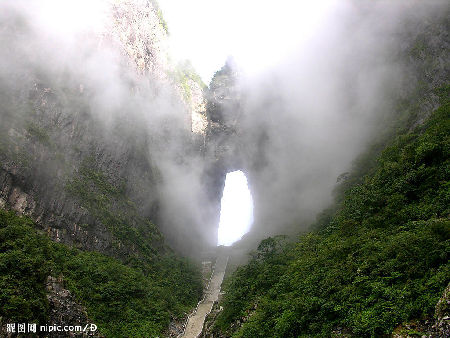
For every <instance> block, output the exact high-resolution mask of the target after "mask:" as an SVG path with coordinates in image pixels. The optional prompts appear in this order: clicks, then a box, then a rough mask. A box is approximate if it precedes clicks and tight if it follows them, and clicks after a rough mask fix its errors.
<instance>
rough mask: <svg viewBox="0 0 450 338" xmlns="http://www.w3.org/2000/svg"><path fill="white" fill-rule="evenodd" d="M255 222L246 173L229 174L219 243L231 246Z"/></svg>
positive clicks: (223, 197) (224, 190) (222, 204)
mask: <svg viewBox="0 0 450 338" xmlns="http://www.w3.org/2000/svg"><path fill="white" fill-rule="evenodd" d="M252 222H253V199H252V195H251V193H250V189H249V188H248V183H247V178H246V177H245V174H244V173H243V172H242V171H240V170H238V171H233V172H230V173H228V174H227V176H226V178H225V188H224V189H223V196H222V201H221V209H220V222H219V232H218V245H225V246H229V245H231V244H233V243H234V242H236V241H237V240H239V239H241V238H242V236H243V235H245V234H246V233H247V232H248V231H249V230H250V226H251V224H252Z"/></svg>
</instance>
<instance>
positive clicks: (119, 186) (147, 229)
mask: <svg viewBox="0 0 450 338" xmlns="http://www.w3.org/2000/svg"><path fill="white" fill-rule="evenodd" d="M66 190H67V191H68V192H70V193H71V194H72V195H73V196H74V197H76V198H77V199H78V200H79V201H80V203H81V205H82V206H83V207H85V208H86V209H87V210H88V211H89V213H90V214H91V215H93V216H94V217H95V219H96V220H98V221H99V222H101V223H102V224H103V225H105V226H106V227H107V228H108V230H109V231H111V233H112V234H113V235H114V237H115V238H116V243H115V244H116V246H117V247H119V246H120V245H121V244H124V245H125V246H127V247H128V248H130V247H135V248H136V249H137V252H138V253H139V254H140V255H141V256H145V257H149V258H151V257H153V256H154V255H155V254H156V253H157V249H159V248H161V245H162V243H163V237H162V235H161V233H160V232H159V230H158V228H157V227H156V226H155V225H154V224H153V223H151V222H150V221H148V220H147V219H145V218H143V217H141V216H140V215H139V213H138V211H137V209H136V206H135V205H134V203H133V202H132V201H131V200H130V199H128V197H127V195H126V194H125V182H123V181H119V182H118V183H116V184H113V183H111V182H110V179H109V178H108V177H107V175H106V174H105V173H103V172H102V171H100V170H99V169H96V165H95V159H94V158H91V157H88V158H86V159H85V160H84V161H83V163H82V165H81V167H80V169H79V171H78V173H77V174H75V175H74V176H73V177H72V178H71V179H70V180H69V182H68V183H67V184H66Z"/></svg>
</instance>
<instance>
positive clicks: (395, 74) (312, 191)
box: [0, 0, 445, 251]
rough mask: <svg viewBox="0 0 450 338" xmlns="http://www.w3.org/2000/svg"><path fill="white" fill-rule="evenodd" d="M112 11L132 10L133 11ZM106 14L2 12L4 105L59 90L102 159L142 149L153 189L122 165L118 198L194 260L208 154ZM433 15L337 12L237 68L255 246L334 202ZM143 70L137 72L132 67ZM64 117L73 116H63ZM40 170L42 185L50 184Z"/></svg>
mask: <svg viewBox="0 0 450 338" xmlns="http://www.w3.org/2000/svg"><path fill="white" fill-rule="evenodd" d="M124 3H126V4H128V5H129V7H127V8H128V9H129V10H130V11H133V10H135V7H134V6H137V7H136V8H138V9H139V8H141V7H139V6H144V4H145V2H143V1H136V2H135V3H133V2H129V1H125V2H124ZM128 5H127V6H128ZM111 6H112V5H111V3H110V2H109V1H106V0H105V1H98V2H95V6H94V5H93V4H92V2H88V1H81V2H80V1H67V2H66V1H65V2H64V5H62V3H61V2H57V1H35V2H33V3H31V4H30V2H29V1H12V0H11V1H2V2H1V4H0V22H1V23H2V25H1V27H2V28H1V30H0V41H1V45H2V48H1V50H0V90H1V91H2V93H3V94H4V95H2V97H6V96H8V95H14V94H17V93H23V92H24V91H26V90H27V89H29V88H33V87H34V86H36V84H38V83H42V84H43V85H44V86H46V87H48V88H50V89H49V90H52V91H53V92H55V93H56V92H57V91H58V90H60V91H61V90H62V89H63V88H66V87H69V88H70V91H71V92H73V93H76V92H78V94H79V95H80V100H81V101H82V102H83V105H85V106H86V107H87V108H86V109H85V110H86V111H87V112H88V113H89V116H90V117H89V119H91V120H92V121H94V122H95V126H96V127H95V135H96V136H95V137H99V138H101V139H102V140H103V141H105V142H106V143H107V144H108V145H109V148H108V150H109V151H110V152H111V153H112V154H113V155H111V156H112V157H115V158H117V159H118V160H119V161H120V158H121V156H122V155H123V154H124V153H126V152H127V151H129V148H130V147H131V145H130V144H126V142H127V139H126V138H124V137H125V136H130V135H131V136H133V137H136V138H139V140H145V142H143V144H145V149H144V153H145V160H146V161H147V162H148V163H147V164H148V165H149V166H151V167H152V168H154V176H155V177H154V181H155V182H156V183H155V185H153V186H144V187H142V186H141V185H142V184H141V181H140V179H141V178H142V177H140V175H141V174H142V173H141V172H133V170H134V168H131V169H129V170H131V173H130V171H129V172H128V174H129V175H130V177H129V178H128V182H127V184H128V192H129V193H130V194H132V195H133V194H134V196H135V200H136V201H137V202H138V203H139V204H140V205H139V207H140V208H141V210H142V211H143V212H147V211H148V209H150V208H153V206H152V205H157V208H158V217H157V219H155V222H156V223H157V225H158V226H159V227H160V228H161V229H162V230H163V232H164V233H166V234H167V236H168V239H169V242H171V243H174V245H179V246H183V245H185V247H184V248H183V250H184V251H195V250H199V249H201V248H198V247H193V246H192V244H186V243H184V244H183V242H185V240H186V236H190V237H191V239H195V240H198V241H199V242H203V243H207V244H208V245H212V246H214V245H215V244H216V243H217V238H215V236H216V234H217V227H218V213H217V211H218V210H217V200H211V199H210V198H209V197H208V187H207V186H205V182H206V181H205V172H207V171H208V168H209V166H210V164H211V162H214V160H215V159H214V158H208V156H212V157H214V155H211V153H214V147H215V145H214V144H210V145H207V146H208V147H209V148H210V151H209V152H206V155H204V154H203V153H202V152H201V151H199V149H198V148H197V147H196V145H195V142H193V141H192V137H193V136H192V135H191V128H190V126H189V121H190V113H191V112H190V111H189V109H188V108H187V107H186V104H185V103H184V102H183V101H182V98H181V97H180V94H179V93H178V92H177V90H176V88H175V86H174V85H173V83H172V82H171V80H170V79H168V78H167V75H165V72H164V71H161V70H169V71H170V65H167V64H166V61H165V60H163V59H158V58H157V57H155V59H154V60H153V61H154V62H153V63H151V64H150V63H149V64H146V63H145V62H147V61H145V60H144V59H143V60H144V61H142V60H141V58H140V57H138V56H139V55H140V54H139V53H141V52H140V51H131V52H130V51H129V50H128V49H127V48H128V47H129V46H127V45H124V43H123V41H121V40H120V39H119V38H118V36H120V32H117V30H116V28H114V27H112V26H111V16H112V14H111V13H113V11H111V8H114V6H113V7H111ZM443 6H445V4H444V2H437V1H436V2H427V3H422V2H419V1H403V2H392V1H390V2H388V1H385V2H384V1H379V2H356V1H353V2H352V1H343V2H340V3H339V4H333V7H332V10H328V12H327V16H326V18H324V19H323V20H322V21H321V24H320V26H316V28H315V30H314V31H313V32H312V33H311V34H309V35H308V36H307V37H303V38H302V39H299V40H298V41H297V42H296V43H295V44H293V45H291V46H290V48H288V49H286V50H285V52H284V54H282V55H277V61H276V62H273V63H271V64H266V66H265V67H264V69H258V71H255V70H248V69H246V68H245V64H242V65H240V64H239V59H237V65H236V69H237V72H238V74H239V75H238V78H237V83H236V86H237V88H238V89H237V92H238V93H239V96H240V98H239V100H240V108H239V112H236V111H232V112H226V114H230V115H233V116H238V118H237V119H236V120H235V126H236V130H237V137H236V140H235V141H233V145H232V147H234V148H235V151H234V153H235V155H236V156H238V157H239V161H240V163H241V168H233V169H242V170H243V171H244V172H245V173H246V175H247V177H248V180H249V187H250V190H251V192H252V195H253V199H254V215H255V216H254V217H255V219H254V225H253V227H254V229H255V231H256V232H257V233H258V235H257V237H258V238H262V237H264V236H267V235H272V234H278V233H280V232H281V233H283V232H286V231H287V230H286V229H287V227H289V226H292V224H295V230H296V231H301V230H305V229H307V227H308V226H309V224H310V223H311V222H312V221H313V220H314V218H315V216H316V214H317V213H318V212H320V211H321V210H322V209H323V208H324V207H326V206H327V205H329V204H330V203H331V202H332V190H333V187H334V186H335V184H336V178H337V177H338V176H339V174H341V173H343V172H346V171H348V170H349V169H350V167H351V163H352V161H353V160H354V159H355V158H356V156H357V155H358V154H360V153H361V152H362V151H363V150H364V149H365V147H366V146H367V145H368V143H369V142H370V140H371V139H372V138H373V137H374V135H376V133H377V132H379V130H380V129H381V128H383V127H384V125H383V121H384V120H385V119H386V116H389V114H392V113H393V112H394V107H395V103H396V101H395V99H396V98H398V97H400V96H405V95H407V93H408V90H412V88H413V87H414V83H410V82H409V80H410V79H411V77H407V74H410V68H409V67H410V66H409V65H408V64H405V63H404V61H403V60H404V59H403V58H401V57H400V56H401V55H402V54H401V53H402V52H403V51H404V50H405V49H407V48H409V46H407V45H406V46H405V43H406V44H408V43H409V42H411V41H412V40H413V38H409V40H408V41H404V40H403V39H404V37H405V36H412V37H414V36H415V35H417V34H418V33H419V31H415V30H416V29H420V27H421V26H420V25H419V24H417V23H420V22H422V21H426V20H432V18H433V15H436V14H437V13H438V12H439V10H440V9H441V8H443ZM144 7H145V6H144ZM138 12H139V11H137V13H138ZM136 15H138V14H136ZM149 15H150V14H149ZM153 15H154V14H153ZM255 15H257V11H256V10H255ZM248 20H249V21H251V20H252V18H248ZM407 21H408V25H407V26H405V24H406V22H407ZM120 24H122V23H120ZM169 24H170V23H169ZM123 25H126V23H123ZM269 25H270V24H269ZM142 29H143V30H145V29H149V30H151V29H153V28H151V27H150V28H149V27H142ZM154 29H157V28H154ZM158 29H160V28H158ZM138 31H139V28H138ZM158 32H159V31H157V33H155V34H156V35H158V34H163V33H161V32H159V33H158ZM405 32H406V33H408V34H406V33H405ZM291 35H295V31H290V30H289V27H286V31H285V36H284V38H286V39H290V36H291ZM277 38H279V37H278V36H269V38H268V40H267V41H265V45H266V48H267V49H268V50H271V53H272V54H276V53H275V52H274V50H272V49H273V48H277V44H276V41H275V40H274V39H277ZM155 41H156V42H155V44H157V46H156V47H155V48H156V49H158V50H161V51H162V54H164V51H165V50H164V48H165V46H164V41H163V39H162V40H161V41H159V42H158V40H157V39H156V40H155ZM204 46H205V48H207V46H208V41H205V42H204ZM133 53H135V54H133ZM261 53H263V51H261ZM133 57H135V60H133ZM141 61H142V62H144V64H145V66H142V67H141V66H140V65H141V63H140V62H141ZM223 61H225V60H223ZM219 68H220V67H219ZM406 82H408V83H406ZM405 88H406V89H405ZM21 95H22V94H21ZM19 96H20V95H19ZM22 96H23V95H22ZM67 104H68V105H70V103H67ZM0 113H1V115H0V118H1V120H2V124H3V123H5V126H6V124H7V123H11V124H12V123H13V122H11V121H12V120H14V116H12V115H13V114H12V113H11V111H8V109H7V108H4V109H2V110H1V111H0ZM66 113H67V114H69V115H70V114H75V115H76V114H78V113H79V111H78V110H77V108H73V109H66ZM16 118H17V119H16V120H17V121H19V120H20V119H19V117H18V116H16ZM80 118H83V117H82V116H78V115H77V117H74V119H80ZM16 120H14V121H15V122H14V123H20V121H19V122H17V121H16ZM91 120H90V121H91ZM236 121H237V122H236ZM118 128H120V130H121V132H117V130H118ZM7 129H8V128H7ZM83 137H84V138H90V137H92V136H89V135H87V134H86V135H84V136H83ZM73 140H74V139H73V137H71V135H62V136H60V138H59V141H60V142H62V143H64V142H67V147H69V143H70V142H73ZM63 146H64V144H63ZM127 149H128V150H127ZM66 156H71V155H70V154H67V155H66ZM205 156H206V158H205ZM66 161H67V159H66ZM72 162H73V163H79V162H80V160H79V158H76V159H72ZM122 164H123V166H124V167H126V164H125V163H122ZM48 169H49V170H48V173H47V174H48V175H50V176H52V175H54V171H52V170H53V169H52V170H50V168H48ZM73 170H74V171H76V170H77V168H76V167H75V168H73ZM111 170H113V168H111ZM120 170H122V171H123V170H124V169H123V168H120ZM123 172H125V171H123ZM217 179H218V180H221V179H222V180H223V179H224V177H218V178H217ZM143 182H145V180H144V181H143ZM218 198H220V196H219V197H218ZM252 229H253V228H252ZM251 231H252V230H250V232H251Z"/></svg>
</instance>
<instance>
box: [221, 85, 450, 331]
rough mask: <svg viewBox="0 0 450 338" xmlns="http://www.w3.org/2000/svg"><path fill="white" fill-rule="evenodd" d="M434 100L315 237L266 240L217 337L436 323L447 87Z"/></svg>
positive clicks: (359, 165)
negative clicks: (429, 109)
mask: <svg viewBox="0 0 450 338" xmlns="http://www.w3.org/2000/svg"><path fill="white" fill-rule="evenodd" d="M434 94H436V95H438V96H439V97H440V107H439V108H438V109H436V110H435V111H434V112H433V113H432V114H431V116H430V117H429V118H428V119H427V120H426V122H425V123H424V124H422V125H419V126H417V127H416V128H414V129H413V130H411V131H408V132H405V133H401V134H400V135H398V136H397V137H396V138H395V139H394V140H392V141H390V142H389V144H388V146H387V147H386V148H385V149H384V150H383V151H382V153H381V154H380V155H379V156H377V159H376V162H375V163H374V164H372V165H369V166H367V163H368V162H367V161H363V160H361V161H360V162H356V164H355V168H354V169H353V171H352V172H351V173H350V174H349V175H350V176H351V177H352V179H348V181H347V182H345V181H344V182H342V183H341V185H342V186H341V187H338V188H337V196H336V198H337V204H336V206H334V207H333V208H332V209H330V210H327V211H326V212H324V213H322V214H321V215H320V217H319V218H318V221H317V223H316V224H314V225H313V227H314V228H315V229H316V230H315V231H312V232H310V233H306V234H303V235H301V236H300V237H299V238H298V240H297V241H296V242H295V243H292V242H289V241H286V238H285V237H283V236H277V237H270V238H267V239H265V240H263V241H262V242H261V243H260V244H259V246H258V248H257V250H256V251H255V252H254V253H253V254H252V255H251V259H250V261H249V262H248V264H246V265H244V266H241V267H238V268H237V270H236V271H235V272H234V273H233V274H232V275H231V277H229V279H228V280H227V281H226V286H225V288H224V290H225V295H224V299H223V301H222V302H221V305H222V306H223V308H224V310H223V311H222V312H220V313H219V315H218V317H217V318H216V320H215V326H214V328H213V333H215V334H217V335H219V336H221V335H225V336H231V335H232V336H233V337H299V336H311V335H312V336H330V335H331V334H333V333H334V334H338V333H343V334H349V335H352V336H358V337H362V336H380V335H383V334H391V333H392V332H393V330H394V328H395V327H396V326H398V325H399V324H401V323H404V322H407V321H411V320H422V321H425V320H430V321H432V320H433V315H434V314H435V307H436V304H437V302H438V300H439V298H440V297H441V296H442V293H443V291H444V289H445V288H446V287H447V285H448V284H449V282H450V264H449V255H450V221H449V219H448V217H449V212H450V210H449V205H450V195H449V191H450V189H449V184H450V183H449V178H450V156H449V155H450V153H449V152H450V101H449V87H448V86H446V87H441V88H438V89H436V90H435V93H434ZM364 155H365V157H366V158H369V159H370V157H371V156H373V155H374V153H373V152H372V153H369V154H364ZM362 157H363V156H362ZM439 311H440V313H441V314H442V313H448V311H449V309H448V303H445V302H444V303H443V308H440V309H439ZM408 333H409V334H414V333H415V334H427V332H422V333H421V332H420V331H417V332H413V331H407V330H406V331H405V332H403V334H408ZM428 333H429V332H428ZM435 334H437V335H438V336H445V334H444V333H442V332H441V333H439V332H437V333H436V332H435Z"/></svg>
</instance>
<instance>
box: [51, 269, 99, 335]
mask: <svg viewBox="0 0 450 338" xmlns="http://www.w3.org/2000/svg"><path fill="white" fill-rule="evenodd" d="M46 288H47V292H48V295H47V299H48V302H49V306H50V309H51V312H50V316H49V323H52V324H53V323H54V324H57V325H58V324H63V323H70V325H74V326H75V325H78V326H81V327H82V328H85V327H86V328H88V327H89V330H86V332H75V331H74V332H70V333H68V334H62V333H50V334H48V336H49V337H54V338H59V337H67V335H69V336H70V337H102V336H101V335H99V334H98V333H96V332H95V331H96V330H95V324H94V323H93V322H92V321H90V320H89V319H88V317H87V314H86V309H85V308H83V307H82V306H81V305H79V304H77V303H76V302H75V300H74V299H73V296H72V295H71V293H70V291H69V290H67V289H65V288H64V287H63V281H62V280H60V279H58V278H55V277H52V276H49V277H48V278H47V285H46ZM92 324H94V325H92ZM91 325H92V329H93V330H92V331H91V329H90V328H91Z"/></svg>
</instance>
